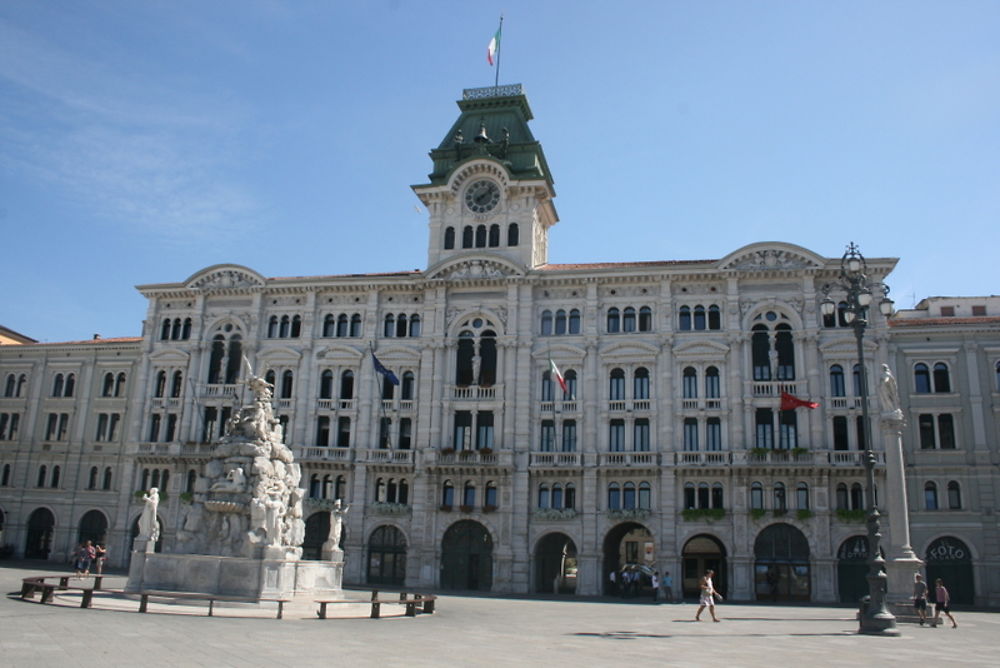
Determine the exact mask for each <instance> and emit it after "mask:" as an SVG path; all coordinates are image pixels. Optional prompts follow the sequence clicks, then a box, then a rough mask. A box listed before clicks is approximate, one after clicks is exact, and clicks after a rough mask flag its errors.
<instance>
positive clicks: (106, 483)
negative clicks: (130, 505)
mask: <svg viewBox="0 0 1000 668" xmlns="http://www.w3.org/2000/svg"><path fill="white" fill-rule="evenodd" d="M101 489H104V490H109V489H111V467H110V466H109V467H107V468H106V469H104V480H102V481H101Z"/></svg>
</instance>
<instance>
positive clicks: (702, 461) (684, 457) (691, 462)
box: [674, 450, 733, 466]
mask: <svg viewBox="0 0 1000 668" xmlns="http://www.w3.org/2000/svg"><path fill="white" fill-rule="evenodd" d="M732 455H733V453H731V452H729V451H728V450H718V451H714V450H713V451H711V452H675V453H674V464H676V465H677V466H729V464H730V463H731V462H732Z"/></svg>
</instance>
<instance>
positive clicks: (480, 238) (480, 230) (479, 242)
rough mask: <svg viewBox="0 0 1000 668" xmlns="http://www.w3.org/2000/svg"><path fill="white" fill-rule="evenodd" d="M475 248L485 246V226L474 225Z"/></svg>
mask: <svg viewBox="0 0 1000 668" xmlns="http://www.w3.org/2000/svg"><path fill="white" fill-rule="evenodd" d="M476 248H486V226H485V225H477V226H476Z"/></svg>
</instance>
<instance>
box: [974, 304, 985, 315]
mask: <svg viewBox="0 0 1000 668" xmlns="http://www.w3.org/2000/svg"><path fill="white" fill-rule="evenodd" d="M972 315H974V316H983V315H986V307H985V306H982V305H979V306H975V305H974V306H973V307H972Z"/></svg>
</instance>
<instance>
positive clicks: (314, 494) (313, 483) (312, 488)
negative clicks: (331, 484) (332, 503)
mask: <svg viewBox="0 0 1000 668" xmlns="http://www.w3.org/2000/svg"><path fill="white" fill-rule="evenodd" d="M320 493H321V492H320V483H319V476H318V475H316V474H315V473H313V474H312V475H311V476H309V498H310V499H319V498H321V497H320Z"/></svg>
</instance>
